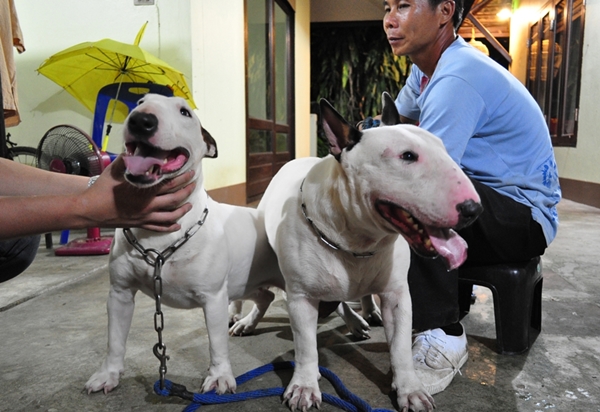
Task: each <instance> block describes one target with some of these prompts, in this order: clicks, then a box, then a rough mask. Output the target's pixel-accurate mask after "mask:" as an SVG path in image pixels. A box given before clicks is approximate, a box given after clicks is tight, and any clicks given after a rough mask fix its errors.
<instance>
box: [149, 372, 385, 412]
mask: <svg viewBox="0 0 600 412" xmlns="http://www.w3.org/2000/svg"><path fill="white" fill-rule="evenodd" d="M293 367H294V362H275V363H268V364H266V365H264V366H261V367H258V368H256V369H253V370H251V371H249V372H246V373H244V374H243V375H240V376H238V377H237V378H236V379H235V382H236V384H237V385H238V386H239V385H242V384H243V383H245V382H248V381H249V380H251V379H253V378H256V377H257V376H260V375H263V374H265V373H267V372H273V371H277V370H283V369H291V368H293ZM319 373H320V374H321V376H323V377H324V378H325V379H327V380H328V381H329V382H330V383H331V384H332V386H333V388H334V389H335V391H336V392H337V394H338V395H339V396H340V397H341V398H338V397H336V396H333V395H330V394H327V393H323V394H322V396H323V402H325V403H328V404H330V405H333V406H336V407H338V408H340V409H343V410H345V411H347V412H393V411H391V410H389V409H372V408H371V406H369V404H368V403H367V402H365V401H364V400H363V399H361V398H359V397H358V396H356V395H354V394H353V393H352V392H350V391H349V390H348V389H347V388H346V387H345V386H344V384H343V383H342V381H341V380H340V378H338V377H337V376H336V375H335V374H334V373H333V372H331V371H330V370H329V369H326V368H324V367H322V366H319ZM284 390H285V388H282V387H277V388H270V389H257V390H253V391H248V392H242V393H226V394H223V395H217V394H216V393H215V391H214V390H213V391H210V392H207V393H192V392H189V391H188V390H187V389H186V388H185V386H183V385H178V384H176V383H173V382H171V381H169V380H165V387H164V389H161V388H160V379H159V380H158V381H156V383H155V384H154V392H155V393H156V394H157V395H160V396H178V397H180V398H182V399H185V400H188V401H192V403H191V404H190V405H188V406H187V407H186V408H185V409H184V410H183V412H194V411H196V410H198V409H199V408H200V407H201V406H202V405H215V404H224V403H231V402H242V401H246V400H250V399H258V398H265V397H268V396H281V395H283V392H284Z"/></svg>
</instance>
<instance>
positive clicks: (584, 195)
mask: <svg viewBox="0 0 600 412" xmlns="http://www.w3.org/2000/svg"><path fill="white" fill-rule="evenodd" d="M559 180H560V188H561V190H562V196H563V198H565V199H569V200H572V201H574V202H577V203H583V204H584V205H588V206H593V207H598V208H600V184H599V183H592V182H583V181H581V180H573V179H566V178H562V177H561V178H559Z"/></svg>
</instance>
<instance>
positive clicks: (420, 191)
mask: <svg viewBox="0 0 600 412" xmlns="http://www.w3.org/2000/svg"><path fill="white" fill-rule="evenodd" d="M383 100H384V109H383V114H382V116H383V118H382V122H383V123H384V124H386V125H390V124H396V123H399V120H400V119H399V115H398V112H397V111H396V108H395V105H394V102H393V100H392V99H391V97H390V96H389V95H388V94H387V93H385V94H384V98H383ZM321 116H322V125H323V129H324V131H325V133H326V135H327V138H328V140H329V144H330V152H331V155H329V156H327V157H325V158H323V159H318V158H303V159H297V160H292V161H291V162H289V163H287V164H286V165H285V166H284V167H283V168H282V169H281V170H280V171H279V172H278V173H277V174H276V175H275V177H274V178H273V180H272V181H271V183H270V185H269V186H268V188H267V190H266V192H265V194H264V196H263V198H262V200H261V202H260V204H259V207H258V208H259V210H261V211H264V213H265V225H266V230H267V236H268V238H269V242H270V244H271V246H272V247H273V249H274V250H275V253H276V254H277V257H278V259H279V266H280V268H281V270H282V272H283V276H284V278H285V282H286V292H287V305H288V312H289V315H290V323H291V327H292V331H293V336H294V349H295V360H296V366H295V370H294V374H293V376H292V379H291V381H290V383H289V384H288V386H287V388H286V390H285V392H284V400H286V401H287V402H288V405H289V407H290V408H291V409H292V410H295V409H296V408H298V409H301V410H306V409H308V408H310V407H311V406H313V405H314V406H316V407H319V406H320V404H321V392H320V390H319V384H318V379H319V378H320V376H319V371H318V353H317V339H316V329H317V313H318V306H319V302H320V301H341V302H343V301H353V300H356V299H359V298H362V297H364V296H367V295H369V294H377V295H379V298H380V300H381V312H382V316H383V326H384V328H385V334H386V338H387V342H388V344H389V347H390V358H391V369H392V372H393V382H392V388H393V389H394V390H395V391H396V392H397V399H398V405H399V407H400V409H402V410H408V409H411V410H414V411H422V410H427V411H430V410H432V409H433V408H434V406H435V405H434V401H433V398H432V397H431V396H430V395H429V394H428V393H427V391H426V390H425V388H424V386H423V385H422V384H421V382H420V381H419V378H418V377H417V375H416V373H415V371H414V367H413V361H412V355H411V326H412V313H411V312H412V310H411V299H410V295H409V290H408V283H407V271H408V267H409V261H410V253H409V244H410V246H411V247H412V248H413V249H414V250H415V251H417V252H418V253H421V254H423V255H427V256H436V255H438V254H439V255H441V256H442V258H443V259H445V260H446V261H447V263H448V266H449V267H451V268H454V267H457V266H459V265H460V264H461V263H462V262H463V261H464V260H465V259H466V242H465V241H464V240H463V239H462V238H461V237H460V236H458V235H457V234H456V232H454V230H451V228H454V229H457V228H461V227H464V226H466V225H467V224H469V223H471V222H472V221H473V220H474V219H475V218H476V217H477V216H478V215H479V213H480V212H481V205H480V203H479V196H478V195H477V192H476V191H475V189H474V187H473V185H472V184H471V182H470V180H469V179H468V178H467V176H466V175H465V174H464V173H463V172H462V171H461V169H460V168H459V167H458V165H457V164H456V163H455V162H454V161H453V160H452V159H451V158H450V156H449V155H448V154H447V152H446V150H445V148H444V145H443V143H442V141H441V140H440V139H439V138H437V137H435V136H433V135H432V134H430V133H429V132H427V131H425V130H423V129H420V128H418V127H416V126H410V125H395V126H385V127H379V128H373V129H369V130H366V131H363V132H360V131H358V130H357V129H355V128H354V127H352V126H351V125H350V124H348V123H347V122H346V121H344V120H343V119H342V117H341V116H340V115H339V114H338V113H337V112H336V111H335V110H334V109H333V107H331V106H330V105H329V103H327V102H325V101H321Z"/></svg>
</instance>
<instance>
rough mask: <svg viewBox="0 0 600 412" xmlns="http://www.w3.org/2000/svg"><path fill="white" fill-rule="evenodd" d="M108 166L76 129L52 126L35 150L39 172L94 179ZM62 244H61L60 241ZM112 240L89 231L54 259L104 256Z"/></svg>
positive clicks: (102, 156) (108, 161)
mask: <svg viewBox="0 0 600 412" xmlns="http://www.w3.org/2000/svg"><path fill="white" fill-rule="evenodd" d="M109 163H110V158H109V157H108V155H105V154H102V153H101V152H100V150H98V147H97V146H96V145H95V144H94V142H93V140H92V139H91V138H90V137H89V136H88V135H87V134H86V133H85V132H83V131H81V130H80V129H78V128H76V127H74V126H69V125H59V126H54V127H52V128H51V129H50V130H48V131H47V132H46V134H45V135H44V136H43V137H42V140H40V143H39V145H38V149H37V166H38V167H39V168H40V169H44V170H50V171H52V172H57V173H68V174H72V175H79V176H95V175H99V174H100V173H102V170H104V167H105V166H106V165H108V164H109ZM65 233H66V238H68V231H65V232H63V236H62V237H61V243H67V239H66V238H65V236H64V235H65ZM62 240H64V241H62ZM111 242H112V237H102V236H101V235H100V228H89V229H88V231H87V237H86V238H82V239H75V240H72V241H71V242H68V243H67V244H66V245H64V246H61V247H59V248H57V249H56V250H55V251H54V253H55V254H56V255H57V256H79V255H105V254H108V253H109V251H110V244H111Z"/></svg>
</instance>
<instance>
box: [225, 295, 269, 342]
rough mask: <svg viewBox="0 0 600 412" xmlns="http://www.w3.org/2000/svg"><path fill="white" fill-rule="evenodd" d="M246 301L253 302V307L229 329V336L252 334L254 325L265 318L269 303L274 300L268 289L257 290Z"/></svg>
mask: <svg viewBox="0 0 600 412" xmlns="http://www.w3.org/2000/svg"><path fill="white" fill-rule="evenodd" d="M248 299H250V300H252V301H254V306H253V307H252V310H251V311H250V313H249V314H248V315H246V316H245V317H244V318H243V319H240V320H239V321H237V322H236V323H235V324H234V325H233V326H232V327H231V328H229V334H230V335H231V336H234V335H236V336H242V335H249V334H251V333H252V332H254V329H256V325H257V324H258V322H260V320H261V319H262V318H263V316H265V313H266V312H267V309H268V308H269V306H270V305H271V302H273V300H274V299H275V294H274V293H273V292H271V291H270V290H268V289H265V288H259V289H257V290H256V291H255V292H254V293H252V295H250V296H248ZM230 308H231V305H230ZM240 312H241V311H240Z"/></svg>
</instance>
